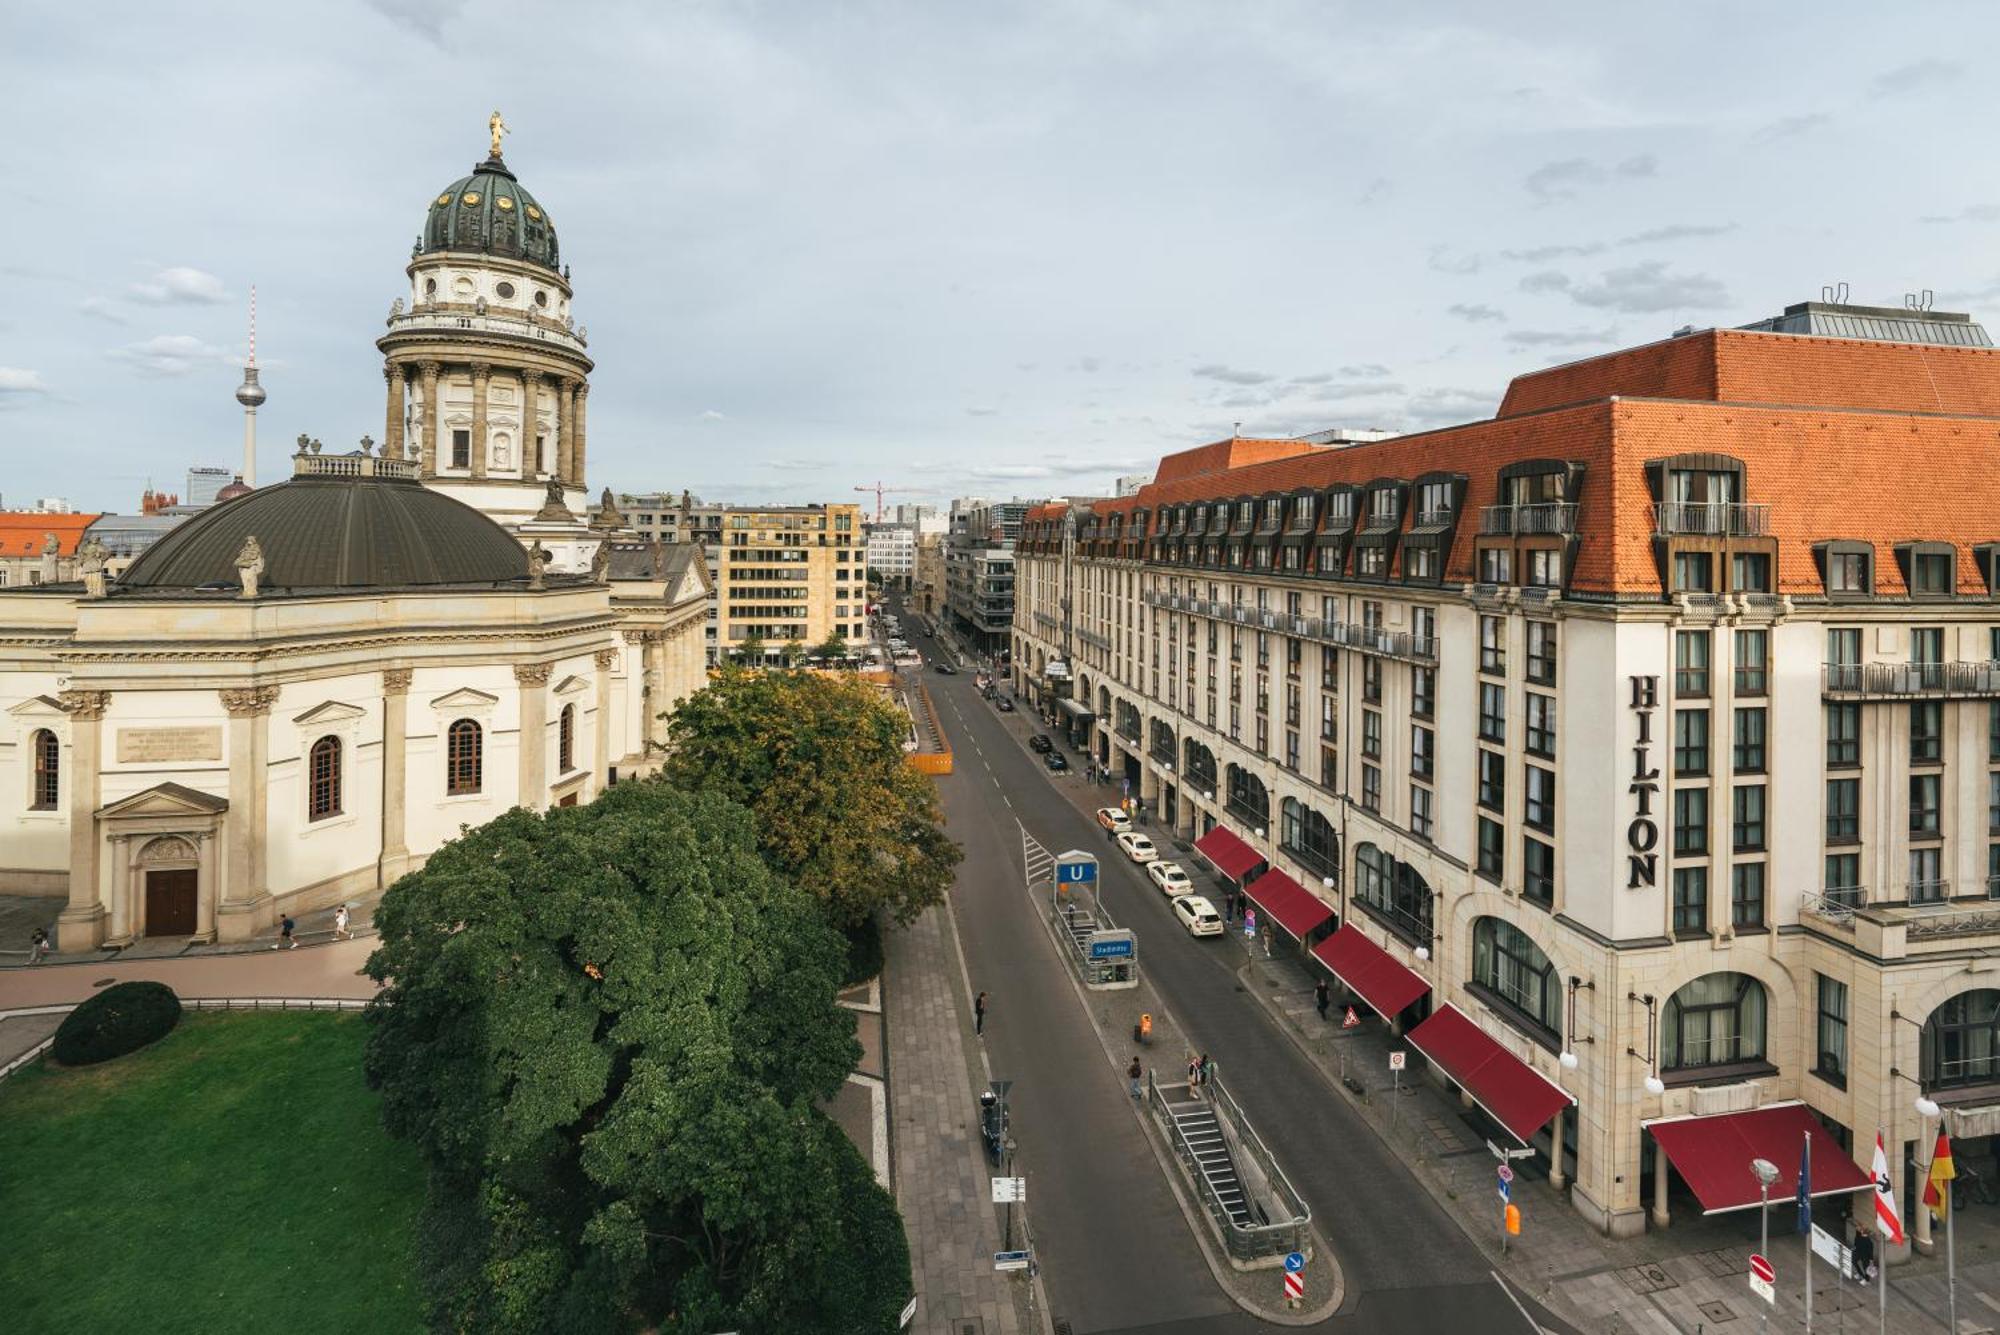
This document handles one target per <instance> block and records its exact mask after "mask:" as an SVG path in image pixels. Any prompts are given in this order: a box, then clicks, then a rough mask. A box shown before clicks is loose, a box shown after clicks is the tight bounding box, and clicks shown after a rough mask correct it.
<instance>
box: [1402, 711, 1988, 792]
mask: <svg viewBox="0 0 2000 1335" xmlns="http://www.w3.org/2000/svg"><path fill="white" fill-rule="evenodd" d="M1436 763H1437V734H1436V733H1434V732H1432V731H1431V730H1430V729H1429V728H1426V727H1425V726H1424V725H1423V724H1421V723H1412V724H1411V725H1410V773H1411V774H1413V775H1415V776H1416V777H1417V778H1419V779H1428V778H1430V777H1431V774H1432V772H1433V769H1434V767H1435V765H1436ZM1995 777H1996V778H2000V775H1996V776H1995Z"/></svg>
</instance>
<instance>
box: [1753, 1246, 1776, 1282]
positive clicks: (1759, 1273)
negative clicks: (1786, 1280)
mask: <svg viewBox="0 0 2000 1335" xmlns="http://www.w3.org/2000/svg"><path fill="white" fill-rule="evenodd" d="M1750 1273H1751V1274H1753V1275H1755V1276H1756V1277H1757V1278H1759V1279H1761V1280H1763V1281H1764V1282H1765V1283H1766V1284H1769V1283H1771V1282H1772V1281H1773V1280H1775V1279H1777V1277H1778V1271H1777V1268H1776V1267H1775V1266H1773V1265H1772V1264H1771V1263H1770V1262H1769V1261H1767V1260H1765V1259H1764V1258H1763V1257H1761V1256H1759V1255H1758V1254H1757V1253H1756V1252H1751V1253H1750Z"/></svg>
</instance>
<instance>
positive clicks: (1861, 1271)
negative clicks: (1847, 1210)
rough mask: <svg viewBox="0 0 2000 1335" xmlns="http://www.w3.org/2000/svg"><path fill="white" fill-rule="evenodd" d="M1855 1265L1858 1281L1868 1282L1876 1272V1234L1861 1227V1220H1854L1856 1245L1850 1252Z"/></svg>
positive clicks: (1849, 1256)
mask: <svg viewBox="0 0 2000 1335" xmlns="http://www.w3.org/2000/svg"><path fill="white" fill-rule="evenodd" d="M1848 1259H1849V1260H1850V1261H1851V1262H1852V1263H1853V1266H1854V1278H1855V1281H1856V1282H1857V1283H1861V1284H1866V1283H1867V1282H1868V1280H1869V1278H1870V1277H1871V1276H1872V1275H1874V1273H1875V1235H1874V1234H1873V1233H1870V1232H1869V1231H1868V1230H1867V1229H1865V1228H1863V1227H1861V1221H1860V1220H1858V1219H1857V1220H1855V1221H1854V1246H1853V1248H1852V1250H1850V1251H1849V1253H1848Z"/></svg>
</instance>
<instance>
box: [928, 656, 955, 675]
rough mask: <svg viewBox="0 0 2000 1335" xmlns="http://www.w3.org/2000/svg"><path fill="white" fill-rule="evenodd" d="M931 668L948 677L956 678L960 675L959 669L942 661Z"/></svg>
mask: <svg viewBox="0 0 2000 1335" xmlns="http://www.w3.org/2000/svg"><path fill="white" fill-rule="evenodd" d="M931 667H932V669H933V670H934V671H937V672H942V673H944V675H945V676H947V677H955V676H957V675H958V669H957V668H955V667H953V666H952V665H951V664H949V663H947V662H944V661H943V660H942V659H940V660H939V661H938V662H935V663H933V664H931Z"/></svg>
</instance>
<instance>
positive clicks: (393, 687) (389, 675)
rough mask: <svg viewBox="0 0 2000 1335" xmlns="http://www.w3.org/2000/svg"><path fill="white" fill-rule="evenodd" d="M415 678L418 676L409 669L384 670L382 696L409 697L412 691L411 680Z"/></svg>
mask: <svg viewBox="0 0 2000 1335" xmlns="http://www.w3.org/2000/svg"><path fill="white" fill-rule="evenodd" d="M414 676H416V673H415V672H414V671H412V670H411V669H409V668H386V669H384V670H383V673H382V694H384V695H407V694H408V693H409V690H410V679H411V678H413V677H414Z"/></svg>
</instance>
